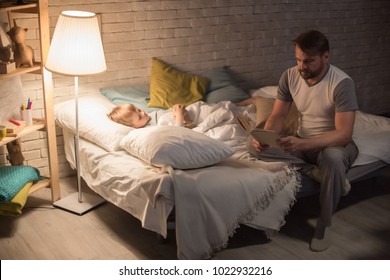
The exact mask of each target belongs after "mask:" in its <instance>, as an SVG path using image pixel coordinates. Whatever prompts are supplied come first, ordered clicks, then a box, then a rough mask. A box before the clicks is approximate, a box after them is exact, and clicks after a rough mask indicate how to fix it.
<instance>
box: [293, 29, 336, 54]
mask: <svg viewBox="0 0 390 280" xmlns="http://www.w3.org/2000/svg"><path fill="white" fill-rule="evenodd" d="M293 42H294V43H295V44H296V45H297V46H298V47H299V48H300V49H301V50H302V51H303V52H304V53H307V54H309V55H317V54H320V55H323V54H324V53H325V52H328V51H329V41H328V39H327V38H326V36H325V35H324V34H322V33H321V32H320V31H317V30H310V31H307V32H304V33H301V34H300V35H299V36H298V37H297V38H295V39H294V40H293Z"/></svg>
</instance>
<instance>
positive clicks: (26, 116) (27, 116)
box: [20, 110, 33, 125]
mask: <svg viewBox="0 0 390 280" xmlns="http://www.w3.org/2000/svg"><path fill="white" fill-rule="evenodd" d="M20 118H21V119H22V121H25V122H26V125H32V124H33V118H32V111H31V110H20Z"/></svg>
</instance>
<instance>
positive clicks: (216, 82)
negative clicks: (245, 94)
mask: <svg viewBox="0 0 390 280" xmlns="http://www.w3.org/2000/svg"><path fill="white" fill-rule="evenodd" d="M200 74H201V75H202V76H205V77H207V78H209V79H210V84H209V86H208V87H207V93H209V92H211V91H214V90H216V89H219V88H223V87H227V86H230V85H234V81H233V79H232V76H231V74H230V71H229V66H224V67H220V68H214V69H211V70H206V71H204V72H201V73H200Z"/></svg>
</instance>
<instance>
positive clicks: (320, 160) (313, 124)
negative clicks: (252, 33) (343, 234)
mask: <svg viewBox="0 0 390 280" xmlns="http://www.w3.org/2000/svg"><path fill="white" fill-rule="evenodd" d="M294 43H295V57H296V61H297V66H295V67H292V68H290V69H287V70H286V71H285V72H284V73H283V75H282V77H281V79H280V81H279V88H278V94H277V97H276V100H275V103H274V107H273V110H272V112H271V115H270V116H269V118H268V120H267V122H266V124H265V126H264V129H268V130H274V131H277V132H281V131H282V129H283V126H284V123H285V119H286V117H287V114H288V112H289V110H290V108H291V105H292V102H293V101H294V102H295V104H296V106H297V108H298V111H299V127H298V131H297V135H298V136H297V137H295V136H287V137H283V138H281V139H280V140H279V142H278V144H279V145H280V149H277V148H270V147H265V146H261V145H260V144H259V143H258V142H257V141H256V140H254V139H249V141H248V149H249V151H250V152H251V154H253V155H254V156H256V157H257V158H259V159H261V160H264V161H286V162H289V163H291V164H292V165H295V166H297V167H298V168H300V171H301V172H302V173H304V174H307V175H309V176H310V177H311V178H313V179H315V180H316V181H318V182H319V183H320V186H321V188H320V207H321V211H320V216H319V217H318V219H317V224H316V228H315V232H314V236H313V238H312V240H311V242H310V249H311V250H313V251H318V252H319V251H324V250H326V249H327V248H328V247H329V246H330V242H331V241H330V233H329V227H330V226H331V224H332V215H333V213H334V212H335V211H336V209H337V205H338V202H339V200H340V197H341V196H342V195H346V194H348V192H349V189H350V185H349V182H348V181H346V173H347V171H348V169H349V168H350V167H351V166H352V164H353V162H354V161H355V159H356V158H357V155H358V153H359V152H358V148H357V146H356V145H355V143H354V142H353V140H352V131H353V125H354V120H355V110H357V109H358V104H357V100H356V94H355V87H354V82H353V80H352V79H351V78H350V77H349V76H348V75H347V74H345V73H344V72H343V71H341V70H340V69H338V68H336V67H335V66H333V65H330V64H329V42H328V39H327V38H326V37H325V36H324V35H323V34H322V33H321V32H319V31H315V30H313V31H308V32H305V33H302V34H301V35H299V36H298V37H297V38H296V39H295V40H294ZM250 101H251V100H246V101H244V102H243V103H242V104H237V105H246V103H248V102H250ZM252 101H253V99H252Z"/></svg>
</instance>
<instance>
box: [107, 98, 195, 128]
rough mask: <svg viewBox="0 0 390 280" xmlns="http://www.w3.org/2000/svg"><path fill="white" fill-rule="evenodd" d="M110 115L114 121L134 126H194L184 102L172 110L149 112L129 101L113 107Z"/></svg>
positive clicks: (174, 106)
mask: <svg viewBox="0 0 390 280" xmlns="http://www.w3.org/2000/svg"><path fill="white" fill-rule="evenodd" d="M108 117H109V118H110V119H111V120H112V121H114V122H117V123H120V124H123V125H127V126H130V127H134V128H141V127H144V126H146V125H156V124H159V125H176V126H184V127H187V128H193V127H194V125H193V123H192V121H191V119H190V116H189V114H188V111H187V109H186V107H185V106H184V105H182V104H175V105H173V106H172V108H171V110H159V111H153V112H151V113H149V114H148V113H146V112H145V111H144V110H141V109H140V108H138V107H137V106H135V105H133V104H131V103H128V104H123V105H119V106H117V107H115V108H114V109H112V111H111V113H110V114H108Z"/></svg>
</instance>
